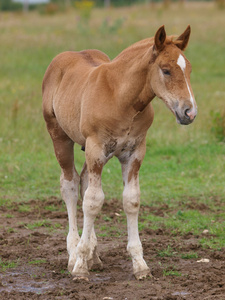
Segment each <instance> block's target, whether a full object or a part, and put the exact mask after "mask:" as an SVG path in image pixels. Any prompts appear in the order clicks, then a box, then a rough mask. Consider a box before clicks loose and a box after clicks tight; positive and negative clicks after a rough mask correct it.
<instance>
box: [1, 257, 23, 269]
mask: <svg viewBox="0 0 225 300" xmlns="http://www.w3.org/2000/svg"><path fill="white" fill-rule="evenodd" d="M18 263H19V261H17V262H15V261H3V260H2V259H1V258H0V270H1V271H2V272H5V271H6V270H8V269H13V268H16V267H17V265H18Z"/></svg>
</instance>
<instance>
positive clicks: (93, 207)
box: [83, 187, 105, 216]
mask: <svg viewBox="0 0 225 300" xmlns="http://www.w3.org/2000/svg"><path fill="white" fill-rule="evenodd" d="M104 197H105V196H104V193H103V190H102V189H101V188H94V187H92V188H90V187H88V188H87V190H86V192H85V195H84V201H83V212H84V213H86V214H88V215H92V216H96V215H97V214H98V213H99V212H100V210H101V208H102V205H103V202H104Z"/></svg>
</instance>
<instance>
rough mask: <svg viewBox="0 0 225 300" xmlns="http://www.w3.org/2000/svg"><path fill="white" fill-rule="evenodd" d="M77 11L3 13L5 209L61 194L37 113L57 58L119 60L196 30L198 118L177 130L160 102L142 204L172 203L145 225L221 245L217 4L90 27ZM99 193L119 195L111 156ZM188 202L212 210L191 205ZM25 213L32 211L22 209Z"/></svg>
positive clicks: (0, 141) (1, 172)
mask: <svg viewBox="0 0 225 300" xmlns="http://www.w3.org/2000/svg"><path fill="white" fill-rule="evenodd" d="M77 14H78V13H77V12H76V11H74V10H71V11H69V12H67V13H60V14H56V15H53V16H44V15H39V14H38V13H37V12H32V13H30V14H27V15H26V16H25V15H22V14H11V13H4V14H3V13H1V16H0V32H1V49H0V53H1V57H2V58H4V59H2V60H1V68H0V111H1V118H0V205H3V206H7V207H9V208H10V205H11V204H12V202H13V201H17V202H19V201H23V202H24V201H27V200H29V199H45V198H46V197H50V196H57V197H60V193H59V176H60V168H59V166H58V163H57V162H56V159H55V156H54V151H53V147H52V143H51V140H50V137H49V135H48V133H47V131H46V128H45V124H44V121H43V117H42V111H41V83H42V78H43V76H44V73H45V70H46V68H47V66H48V64H49V63H50V61H51V60H52V58H53V57H54V56H55V55H57V54H58V53H60V52H62V51H66V50H82V49H86V48H97V49H100V50H102V51H104V52H105V53H107V54H108V55H109V56H110V58H113V57H115V56H116V55H117V54H118V53H120V52H121V51H122V50H123V49H124V48H126V47H127V46H128V45H130V44H132V43H134V42H136V41H138V40H140V39H143V38H146V37H149V36H153V35H154V33H155V31H156V30H157V29H158V27H159V26H161V25H162V24H165V27H166V30H167V32H168V34H174V33H175V34H180V33H181V32H183V31H184V29H185V28H186V26H187V25H188V24H191V27H192V35H191V40H190V44H189V47H188V49H187V51H186V56H187V58H188V59H189V60H190V61H191V63H192V69H193V72H192V78H191V81H192V87H193V90H194V93H195V98H196V101H197V104H198V116H197V118H196V120H195V122H194V123H193V124H192V125H190V126H186V127H184V126H183V127H182V126H178V125H177V124H176V121H175V118H174V116H173V115H172V114H171V113H170V112H169V111H168V109H167V108H166V107H165V105H164V104H163V103H162V101H161V100H159V99H155V100H154V101H153V106H154V110H155V120H154V123H153V125H152V127H151V129H150V130H149V133H148V138H147V152H146V156H145V160H144V162H143V165H142V167H141V172H140V185H141V191H142V203H143V204H146V205H154V206H160V205H161V204H162V203H166V204H167V205H169V207H172V208H173V211H174V212H175V213H171V214H168V215H167V216H166V217H165V218H161V217H156V216H154V215H153V216H149V217H148V219H146V220H145V221H144V222H143V223H142V224H139V227H140V229H141V228H143V227H145V226H148V225H149V224H150V226H151V227H152V228H157V227H158V226H162V225H163V226H166V227H167V228H170V229H171V231H174V232H175V231H179V232H180V233H182V234H185V232H188V231H191V232H193V233H194V234H199V233H201V232H202V231H203V229H204V228H206V229H208V230H209V232H210V233H211V234H212V235H213V236H212V235H211V236H209V237H207V236H206V237H204V238H202V240H201V243H202V245H203V246H209V247H212V248H222V247H224V245H225V240H224V236H225V234H224V228H225V226H224V225H225V224H224V211H225V206H224V202H225V185H224V182H225V172H224V170H225V144H224V143H221V142H220V141H219V140H218V139H217V136H216V134H215V130H212V128H214V127H215V118H214V117H213V116H215V114H217V113H218V112H219V113H220V112H222V111H223V110H224V101H225V87H224V81H225V73H224V69H225V61H224V53H225V43H224V26H225V19H224V11H223V10H219V9H218V8H217V7H216V6H215V5H214V3H186V4H185V7H182V6H180V5H176V4H174V5H172V6H171V7H170V8H168V9H165V8H163V7H162V6H161V5H155V7H154V8H152V7H151V9H150V8H148V7H146V6H143V5H142V6H132V7H129V8H118V9H111V10H110V13H109V12H108V11H107V10H103V9H94V10H93V11H92V14H91V17H90V20H89V22H88V24H89V25H88V26H86V28H85V30H83V29H82V28H81V26H79V24H78V23H77V22H78V21H77V19H78V18H77ZM109 14H110V20H109V22H110V23H109V24H108V25H107V26H106V25H104V24H105V22H106V20H107V18H108V17H109ZM108 19H109V18H108ZM209 20H210V21H209ZM82 30H83V31H82ZM75 162H76V166H77V169H78V171H79V172H80V170H81V168H82V164H83V162H84V153H83V152H82V151H80V147H78V146H76V147H75ZM103 189H104V192H105V196H106V198H107V199H109V198H112V197H116V198H121V194H122V189H123V185H122V176H121V168H120V165H119V163H118V161H117V160H116V159H114V158H113V159H112V160H111V161H110V162H109V163H108V164H107V165H106V166H105V168H104V171H103ZM191 198H194V199H195V201H196V202H198V203H204V204H206V205H208V206H209V207H210V209H211V210H210V211H207V212H205V213H202V212H200V211H198V210H191V209H189V208H187V207H186V206H185V203H186V202H188V201H189V199H191ZM215 199H217V201H215ZM181 203H182V204H181ZM180 206H182V207H180ZM19 209H20V210H24V211H26V209H27V211H28V212H29V207H26V206H24V205H23V207H21V206H20V208H19ZM46 209H49V210H54V208H53V207H49V208H46ZM218 210H220V213H221V215H220V216H219V215H218V213H217V212H218ZM178 211H180V213H179V214H178ZM212 220H213V221H215V222H212ZM34 226H36V225H34ZM103 234H104V233H103ZM110 234H112V232H111V233H110Z"/></svg>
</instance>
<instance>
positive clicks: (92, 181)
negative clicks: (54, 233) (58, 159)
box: [72, 138, 105, 278]
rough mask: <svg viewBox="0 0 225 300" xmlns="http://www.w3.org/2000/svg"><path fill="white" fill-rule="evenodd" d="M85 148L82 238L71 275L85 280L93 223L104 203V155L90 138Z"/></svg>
mask: <svg viewBox="0 0 225 300" xmlns="http://www.w3.org/2000/svg"><path fill="white" fill-rule="evenodd" d="M85 148H86V149H85V154H86V163H87V170H88V187H87V189H86V191H85V193H84V199H83V212H84V225H83V232H82V236H81V239H80V242H79V244H78V246H77V249H76V254H77V260H76V264H75V266H74V269H73V271H72V275H73V276H75V277H77V278H87V276H88V274H89V273H88V267H89V266H88V263H89V260H90V257H91V256H92V255H93V246H92V244H91V240H93V228H94V221H95V218H96V216H97V214H98V213H99V212H100V210H101V207H102V205H103V202H104V193H103V191H102V186H101V173H102V168H103V166H104V164H105V156H104V153H103V151H102V149H101V147H100V146H99V144H98V143H97V142H96V141H95V140H94V139H92V138H88V139H87V140H86V147H85ZM94 238H95V237H94ZM96 244H97V243H96Z"/></svg>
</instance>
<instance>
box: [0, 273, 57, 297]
mask: <svg viewBox="0 0 225 300" xmlns="http://www.w3.org/2000/svg"><path fill="white" fill-rule="evenodd" d="M24 275H28V272H24V273H22V272H17V271H15V272H6V273H4V274H0V279H1V282H0V293H1V292H3V291H4V292H9V293H10V292H12V291H16V292H23V293H28V292H32V293H35V294H43V293H45V292H46V291H49V290H52V289H54V288H55V284H53V283H50V282H44V281H38V282H37V281H35V279H32V278H29V279H28V278H27V277H26V278H24Z"/></svg>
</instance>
